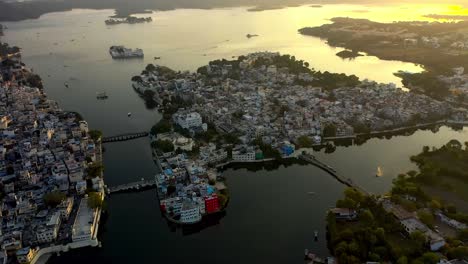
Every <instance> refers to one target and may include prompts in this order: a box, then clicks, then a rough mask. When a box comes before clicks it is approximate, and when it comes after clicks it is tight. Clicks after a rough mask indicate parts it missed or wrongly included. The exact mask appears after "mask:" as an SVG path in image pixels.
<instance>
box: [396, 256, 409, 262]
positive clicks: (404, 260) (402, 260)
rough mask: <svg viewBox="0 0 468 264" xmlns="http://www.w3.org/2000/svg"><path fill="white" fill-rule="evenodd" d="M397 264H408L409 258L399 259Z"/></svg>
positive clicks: (402, 257)
mask: <svg viewBox="0 0 468 264" xmlns="http://www.w3.org/2000/svg"><path fill="white" fill-rule="evenodd" d="M397 264H408V258H407V257H406V256H401V257H400V258H398V260H397Z"/></svg>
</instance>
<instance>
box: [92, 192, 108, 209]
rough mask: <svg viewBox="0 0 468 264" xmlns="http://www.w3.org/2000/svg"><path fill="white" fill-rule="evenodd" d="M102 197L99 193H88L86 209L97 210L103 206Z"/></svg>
mask: <svg viewBox="0 0 468 264" xmlns="http://www.w3.org/2000/svg"><path fill="white" fill-rule="evenodd" d="M103 202H104V200H103V197H102V195H101V194H100V193H97V192H90V193H88V207H89V208H93V209H97V208H101V207H102V205H103Z"/></svg>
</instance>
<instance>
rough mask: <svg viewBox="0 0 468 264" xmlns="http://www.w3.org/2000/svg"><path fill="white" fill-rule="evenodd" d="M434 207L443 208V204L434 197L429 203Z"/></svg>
mask: <svg viewBox="0 0 468 264" xmlns="http://www.w3.org/2000/svg"><path fill="white" fill-rule="evenodd" d="M429 206H430V207H431V208H432V209H441V208H442V205H441V204H440V202H439V201H437V200H434V199H432V200H431V203H430V205H429Z"/></svg>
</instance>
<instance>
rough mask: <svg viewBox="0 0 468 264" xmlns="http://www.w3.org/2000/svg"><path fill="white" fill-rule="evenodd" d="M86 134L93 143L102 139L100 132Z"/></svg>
mask: <svg viewBox="0 0 468 264" xmlns="http://www.w3.org/2000/svg"><path fill="white" fill-rule="evenodd" d="M88 134H89V136H90V137H91V139H92V140H94V141H97V140H99V139H101V138H102V131H100V130H90V131H89V132H88Z"/></svg>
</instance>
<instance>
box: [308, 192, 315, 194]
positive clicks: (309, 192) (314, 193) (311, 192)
mask: <svg viewBox="0 0 468 264" xmlns="http://www.w3.org/2000/svg"><path fill="white" fill-rule="evenodd" d="M307 194H308V195H315V192H308V193H307Z"/></svg>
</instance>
